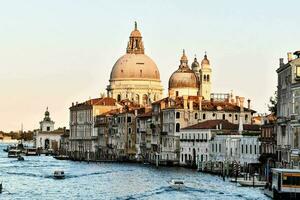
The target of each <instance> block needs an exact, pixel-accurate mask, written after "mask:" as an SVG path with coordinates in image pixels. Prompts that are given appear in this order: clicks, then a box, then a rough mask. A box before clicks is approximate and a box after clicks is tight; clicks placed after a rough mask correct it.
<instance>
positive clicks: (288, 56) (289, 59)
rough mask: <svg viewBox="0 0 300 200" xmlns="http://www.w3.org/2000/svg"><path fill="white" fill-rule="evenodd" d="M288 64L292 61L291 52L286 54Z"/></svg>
mask: <svg viewBox="0 0 300 200" xmlns="http://www.w3.org/2000/svg"><path fill="white" fill-rule="evenodd" d="M287 58H288V62H290V61H292V60H293V54H292V53H291V52H288V53H287Z"/></svg>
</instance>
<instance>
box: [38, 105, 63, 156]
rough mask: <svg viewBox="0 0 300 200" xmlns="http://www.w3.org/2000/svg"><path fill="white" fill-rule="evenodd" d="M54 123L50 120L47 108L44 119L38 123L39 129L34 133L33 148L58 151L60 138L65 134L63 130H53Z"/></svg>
mask: <svg viewBox="0 0 300 200" xmlns="http://www.w3.org/2000/svg"><path fill="white" fill-rule="evenodd" d="M54 124H55V123H54V121H52V120H51V118H50V112H49V111H48V108H47V110H46V112H45V117H44V119H43V120H42V121H41V122H40V129H38V130H36V132H35V146H36V147H37V148H40V149H42V150H50V149H52V150H53V151H55V152H56V151H58V150H59V149H60V139H61V136H62V135H63V134H64V133H65V132H66V129H65V128H59V129H56V130H55V129H54Z"/></svg>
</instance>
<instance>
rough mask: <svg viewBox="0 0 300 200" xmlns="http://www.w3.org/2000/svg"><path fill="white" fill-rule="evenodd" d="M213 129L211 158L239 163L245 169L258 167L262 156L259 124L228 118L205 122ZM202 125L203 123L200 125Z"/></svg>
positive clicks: (222, 161) (215, 161) (220, 161)
mask: <svg viewBox="0 0 300 200" xmlns="http://www.w3.org/2000/svg"><path fill="white" fill-rule="evenodd" d="M204 125H206V126H207V127H205V128H211V129H213V132H214V134H213V136H212V140H211V141H210V144H209V146H210V147H209V158H210V160H211V161H212V162H214V163H224V162H228V163H234V162H235V163H238V164H239V165H240V166H242V167H244V169H249V167H251V168H253V167H255V168H258V165H259V160H258V159H259V156H260V142H259V135H260V133H261V130H260V126H259V125H252V124H242V123H240V124H233V123H230V122H228V121H226V120H220V121H218V120H214V121H213V120H212V121H210V122H203V124H202V126H204ZM199 126H200V127H201V125H199Z"/></svg>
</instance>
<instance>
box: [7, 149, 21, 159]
mask: <svg viewBox="0 0 300 200" xmlns="http://www.w3.org/2000/svg"><path fill="white" fill-rule="evenodd" d="M20 154H21V150H18V149H10V150H9V151H8V154H7V157H9V158H17V157H18V156H19V155H20Z"/></svg>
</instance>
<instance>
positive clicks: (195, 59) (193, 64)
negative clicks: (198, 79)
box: [191, 57, 199, 69]
mask: <svg viewBox="0 0 300 200" xmlns="http://www.w3.org/2000/svg"><path fill="white" fill-rule="evenodd" d="M191 67H192V69H198V68H199V63H198V61H197V58H196V57H195V58H194V62H193V63H192V66H191Z"/></svg>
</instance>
